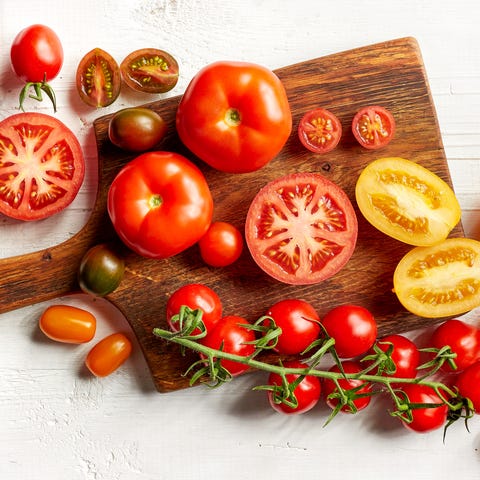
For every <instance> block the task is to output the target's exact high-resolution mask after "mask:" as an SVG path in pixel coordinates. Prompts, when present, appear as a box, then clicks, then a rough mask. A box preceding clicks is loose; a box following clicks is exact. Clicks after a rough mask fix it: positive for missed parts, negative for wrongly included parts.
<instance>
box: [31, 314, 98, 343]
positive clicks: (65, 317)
mask: <svg viewBox="0 0 480 480" xmlns="http://www.w3.org/2000/svg"><path fill="white" fill-rule="evenodd" d="M39 327H40V330H41V331H42V332H43V333H44V334H45V335H46V336H47V337H49V338H51V339H52V340H56V341H57V342H63V343H87V342H89V341H90V340H92V338H93V337H94V335H95V331H96V328H97V321H96V319H95V316H94V315H92V314H91V313H90V312H88V311H86V310H84V309H82V308H78V307H74V306H70V305H51V306H50V307H48V308H47V309H46V310H45V311H44V312H43V313H42V315H41V317H40V320H39Z"/></svg>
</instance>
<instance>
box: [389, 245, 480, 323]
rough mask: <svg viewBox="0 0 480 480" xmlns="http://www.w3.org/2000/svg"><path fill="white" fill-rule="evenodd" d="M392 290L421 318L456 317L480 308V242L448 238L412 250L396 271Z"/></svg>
mask: <svg viewBox="0 0 480 480" xmlns="http://www.w3.org/2000/svg"><path fill="white" fill-rule="evenodd" d="M393 287H394V290H395V293H396V295H397V297H398V299H399V300H400V302H401V303H402V305H403V306H404V307H405V308H406V309H407V310H408V311H410V312H412V313H413V314H414V315H418V316H420V317H427V318H440V317H449V316H456V315H460V314H462V313H465V312H468V311H470V310H472V309H474V308H476V307H478V306H480V242H478V241H476V240H472V239H469V238H449V239H447V240H444V241H443V242H441V243H437V244H436V245H433V246H430V247H416V248H414V249H412V250H410V252H408V253H407V254H406V255H405V256H404V257H403V258H402V259H401V260H400V262H399V263H398V265H397V268H396V269H395V272H394V275H393Z"/></svg>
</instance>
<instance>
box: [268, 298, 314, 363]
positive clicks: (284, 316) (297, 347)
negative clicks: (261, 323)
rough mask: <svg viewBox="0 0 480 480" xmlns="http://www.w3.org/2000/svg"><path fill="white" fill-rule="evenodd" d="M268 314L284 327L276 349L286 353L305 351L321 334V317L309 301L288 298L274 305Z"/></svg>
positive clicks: (278, 324) (292, 353) (278, 325)
mask: <svg viewBox="0 0 480 480" xmlns="http://www.w3.org/2000/svg"><path fill="white" fill-rule="evenodd" d="M265 315H266V316H268V317H271V318H273V320H274V321H275V324H276V325H277V327H280V328H281V329H282V333H281V334H280V336H279V337H278V342H277V345H276V346H275V351H277V352H278V353H282V354H286V355H296V354H299V353H301V352H303V351H304V350H305V349H306V348H307V347H308V346H309V345H310V344H311V343H312V342H314V341H315V340H316V339H317V338H318V335H319V334H320V318H319V316H318V314H317V312H316V310H315V309H314V308H313V306H312V305H310V304H309V303H308V302H306V301H304V300H298V299H286V300H280V301H279V302H277V303H275V304H274V305H272V306H271V307H270V308H269V309H268V310H267V312H266V313H265Z"/></svg>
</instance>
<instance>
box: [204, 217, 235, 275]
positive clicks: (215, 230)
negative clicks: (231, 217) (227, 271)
mask: <svg viewBox="0 0 480 480" xmlns="http://www.w3.org/2000/svg"><path fill="white" fill-rule="evenodd" d="M198 246H199V247H200V255H201V256H202V259H203V261H204V262H205V263H206V264H208V265H210V266H211V267H226V266H227V265H231V264H232V263H234V262H236V261H237V260H238V259H239V258H240V255H241V254H242V251H243V237H242V234H241V233H240V231H239V230H238V229H237V228H236V227H235V226H233V225H232V224H230V223H227V222H214V223H212V224H211V225H210V228H209V229H208V230H207V233H206V234H205V235H204V236H203V237H202V238H201V239H200V240H199V242H198Z"/></svg>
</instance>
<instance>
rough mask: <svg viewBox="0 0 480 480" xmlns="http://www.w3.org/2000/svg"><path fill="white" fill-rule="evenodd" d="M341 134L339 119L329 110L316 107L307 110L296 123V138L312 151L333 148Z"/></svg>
mask: <svg viewBox="0 0 480 480" xmlns="http://www.w3.org/2000/svg"><path fill="white" fill-rule="evenodd" d="M341 136H342V124H341V123H340V120H339V119H338V118H337V117H336V116H335V115H334V114H333V113H332V112H330V111H329V110H327V109H325V108H317V109H315V110H311V111H310V112H307V113H306V114H305V115H304V116H303V118H302V119H301V120H300V123H299V125H298V138H299V139H300V141H301V142H302V144H303V146H304V147H305V148H306V149H307V150H310V151H311V152H314V153H327V152H330V151H331V150H333V149H334V148H335V147H336V146H337V145H338V142H339V141H340V137H341Z"/></svg>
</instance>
